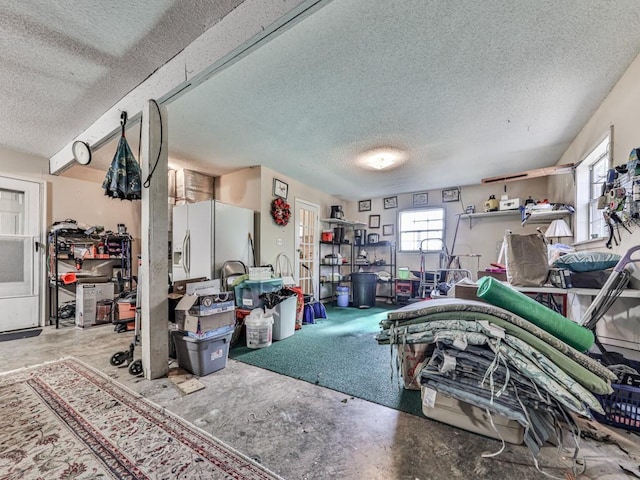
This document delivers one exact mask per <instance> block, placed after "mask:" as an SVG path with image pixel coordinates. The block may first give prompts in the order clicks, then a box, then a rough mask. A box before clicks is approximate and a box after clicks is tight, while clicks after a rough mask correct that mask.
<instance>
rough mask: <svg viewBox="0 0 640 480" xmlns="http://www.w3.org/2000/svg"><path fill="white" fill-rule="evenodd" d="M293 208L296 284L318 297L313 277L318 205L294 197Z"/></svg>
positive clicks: (315, 269)
mask: <svg viewBox="0 0 640 480" xmlns="http://www.w3.org/2000/svg"><path fill="white" fill-rule="evenodd" d="M294 208H295V225H296V227H297V235H296V252H297V254H296V259H295V263H296V265H295V271H296V272H297V273H298V285H300V288H302V291H303V292H304V293H305V294H309V295H313V296H314V297H315V298H318V285H317V282H315V281H314V279H317V278H318V260H317V252H318V245H319V237H318V231H319V228H320V225H319V222H320V221H319V217H318V215H319V211H320V207H319V206H318V205H315V204H313V203H309V202H307V201H305V200H300V199H298V198H296V200H295V204H294Z"/></svg>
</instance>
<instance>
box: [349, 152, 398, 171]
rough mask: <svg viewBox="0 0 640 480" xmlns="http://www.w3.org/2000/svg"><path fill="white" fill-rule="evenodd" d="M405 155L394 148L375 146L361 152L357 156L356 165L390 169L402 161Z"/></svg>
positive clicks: (370, 168)
mask: <svg viewBox="0 0 640 480" xmlns="http://www.w3.org/2000/svg"><path fill="white" fill-rule="evenodd" d="M405 159H406V155H405V153H404V152H403V151H401V150H398V149H395V148H376V149H374V150H369V151H368V152H365V153H363V154H362V155H361V156H360V157H359V158H358V165H360V166H361V167H363V168H366V169H368V170H377V171H381V170H391V169H392V168H396V167H398V166H400V165H401V164H402V163H404V161H405Z"/></svg>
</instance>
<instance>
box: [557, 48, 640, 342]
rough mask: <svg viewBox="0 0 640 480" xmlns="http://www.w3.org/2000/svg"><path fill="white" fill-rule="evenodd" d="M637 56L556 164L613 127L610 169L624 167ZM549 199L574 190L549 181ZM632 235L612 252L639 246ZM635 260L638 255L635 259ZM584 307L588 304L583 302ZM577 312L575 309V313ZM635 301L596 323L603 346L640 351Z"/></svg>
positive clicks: (638, 91)
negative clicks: (618, 166)
mask: <svg viewBox="0 0 640 480" xmlns="http://www.w3.org/2000/svg"><path fill="white" fill-rule="evenodd" d="M639 115H640V56H638V57H637V58H636V59H635V60H634V61H633V62H632V64H631V65H630V66H629V69H628V70H627V71H626V72H625V73H624V75H623V76H622V77H621V78H620V81H619V82H618V83H617V84H616V85H615V87H614V88H613V89H612V90H611V92H610V93H609V95H608V96H607V98H606V99H605V100H604V101H603V102H602V104H601V105H600V106H599V107H598V109H597V110H596V111H595V113H594V114H593V116H592V117H591V118H590V119H589V121H588V122H587V123H586V124H585V126H584V128H583V129H582V130H581V131H580V133H579V134H578V135H577V136H576V138H575V139H574V141H573V142H572V143H571V145H570V146H569V148H567V150H566V151H565V153H564V154H563V155H562V158H561V159H560V161H559V162H558V164H564V163H577V162H579V161H581V160H582V159H583V158H584V157H585V156H586V155H587V154H588V153H589V152H590V150H591V149H592V148H593V147H595V146H596V143H597V142H598V140H599V139H600V138H601V137H602V135H603V134H604V133H606V132H607V131H608V129H609V127H610V126H611V125H613V129H614V132H613V152H612V153H613V157H612V158H613V165H614V166H615V165H621V164H625V163H627V161H628V158H629V152H630V151H631V150H632V149H633V148H637V147H640V128H639V127H638V125H639V118H640V117H639ZM549 192H550V195H554V194H555V195H558V197H560V198H565V199H566V201H575V186H569V185H567V184H566V183H565V182H563V181H562V179H561V178H556V177H550V178H549ZM632 231H633V233H632V234H628V233H625V232H624V231H623V233H622V243H621V245H619V246H618V247H616V246H615V245H614V247H613V249H612V251H614V252H616V253H620V254H623V253H624V252H626V251H627V250H628V249H629V248H630V247H632V246H635V245H639V244H640V229H638V228H637V227H635V228H633V227H632ZM581 249H589V250H597V251H606V248H605V246H604V242H603V241H597V242H589V243H587V244H583V245H582V246H581ZM636 257H638V255H636ZM635 270H636V273H634V277H633V279H632V281H633V286H634V287H635V288H640V275H639V274H638V269H635ZM587 305H588V302H587ZM577 310H578V311H579V308H578V309H577ZM639 316H640V307H638V301H637V300H635V299H633V300H621V301H619V302H618V304H616V306H615V308H613V309H611V310H610V311H609V314H608V315H607V316H605V318H604V319H603V320H602V321H601V322H599V324H598V335H599V336H600V337H601V338H602V339H603V341H604V342H605V343H610V344H612V345H619V346H623V347H629V348H633V349H635V350H640V328H638V318H639Z"/></svg>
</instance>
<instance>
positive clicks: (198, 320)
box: [176, 310, 236, 333]
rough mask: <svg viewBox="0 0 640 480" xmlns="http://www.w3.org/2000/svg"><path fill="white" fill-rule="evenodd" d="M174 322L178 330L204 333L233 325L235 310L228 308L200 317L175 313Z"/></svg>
mask: <svg viewBox="0 0 640 480" xmlns="http://www.w3.org/2000/svg"><path fill="white" fill-rule="evenodd" d="M176 313H177V312H176ZM176 324H177V325H178V330H182V331H183V332H192V333H205V332H210V331H211V330H218V329H220V328H223V327H229V326H232V325H235V324H236V312H235V310H229V311H226V312H220V313H214V314H213V315H205V316H202V317H199V316H195V315H190V314H189V313H185V314H184V315H183V316H178V315H176Z"/></svg>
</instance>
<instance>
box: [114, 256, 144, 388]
mask: <svg viewBox="0 0 640 480" xmlns="http://www.w3.org/2000/svg"><path fill="white" fill-rule="evenodd" d="M140 263H141V262H140V256H138V268H139V267H140ZM141 294H142V292H141V291H140V282H139V281H136V314H135V320H134V330H133V332H134V334H133V340H132V341H131V344H130V345H129V349H128V350H124V351H121V352H116V353H114V354H113V355H112V356H111V360H110V363H111V365H113V366H114V367H118V366H120V365H122V364H123V363H126V364H127V365H128V366H129V373H130V374H131V375H133V376H135V377H137V376H138V375H141V374H142V373H143V369H142V360H141V359H138V360H134V359H133V358H134V353H135V349H136V346H138V345H140V298H141Z"/></svg>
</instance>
